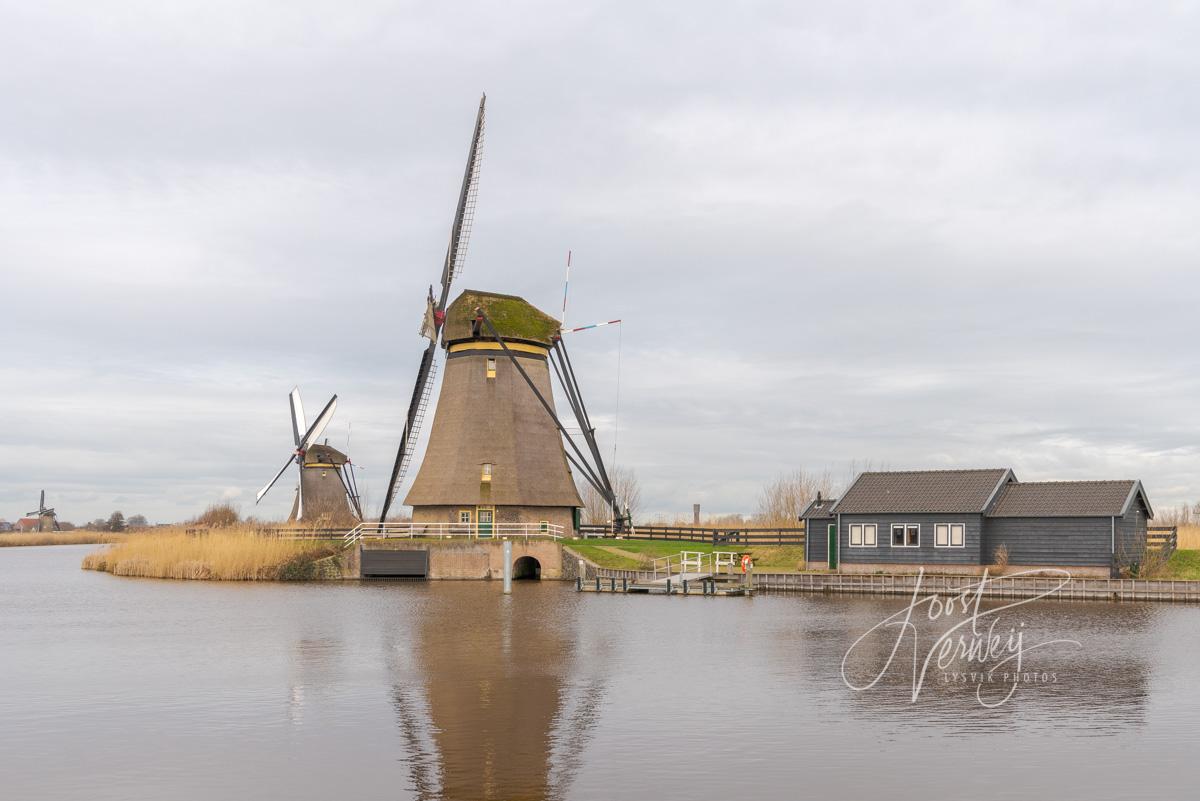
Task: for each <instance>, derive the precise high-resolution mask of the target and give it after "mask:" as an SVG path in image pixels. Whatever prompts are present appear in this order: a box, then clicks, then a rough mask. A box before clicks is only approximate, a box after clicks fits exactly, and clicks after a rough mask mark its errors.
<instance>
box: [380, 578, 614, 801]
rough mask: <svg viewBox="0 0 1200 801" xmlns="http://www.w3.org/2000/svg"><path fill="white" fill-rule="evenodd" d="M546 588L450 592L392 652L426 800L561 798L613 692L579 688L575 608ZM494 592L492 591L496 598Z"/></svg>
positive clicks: (399, 703) (395, 689)
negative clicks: (556, 762)
mask: <svg viewBox="0 0 1200 801" xmlns="http://www.w3.org/2000/svg"><path fill="white" fill-rule="evenodd" d="M557 589H558V588H553V587H546V586H518V587H516V588H515V592H514V594H513V595H511V596H507V597H504V596H500V595H499V587H498V585H494V584H489V585H485V586H480V585H469V584H460V585H449V586H447V587H445V588H444V589H440V591H439V596H440V597H439V598H438V602H437V603H432V604H425V605H423V606H422V607H421V613H420V614H419V616H417V617H416V618H415V619H413V620H411V621H397V624H398V625H397V626H396V628H395V629H394V635H393V636H392V637H391V638H390V641H389V643H388V647H389V652H390V656H389V658H390V660H391V664H392V670H393V684H392V701H393V706H394V709H395V711H396V720H397V724H398V726H399V728H400V730H401V733H402V740H403V742H404V744H405V754H404V755H403V759H404V761H405V762H406V763H408V764H409V765H410V767H411V771H412V785H413V789H414V790H415V791H416V793H417V795H418V797H420V798H433V797H447V798H508V799H540V798H554V797H560V796H561V795H562V793H563V792H564V791H565V789H566V787H567V785H568V784H569V782H568V779H569V776H570V773H571V772H570V770H569V769H568V770H567V771H565V772H563V771H559V772H558V773H557V774H556V775H555V778H554V780H553V781H552V780H551V765H552V762H551V757H552V754H554V755H556V756H557V758H561V759H562V760H563V761H562V763H561V764H562V765H564V766H570V765H571V764H573V763H576V762H577V761H578V758H579V756H578V755H579V752H580V750H581V749H582V747H583V745H584V743H585V742H586V738H587V732H588V729H589V727H590V725H591V723H592V722H594V720H595V718H596V714H597V713H596V708H597V705H598V704H599V701H600V700H601V699H602V698H603V695H604V690H603V687H604V682H603V680H602V679H600V678H598V677H595V676H593V677H591V678H590V679H588V680H587V681H586V682H585V683H584V684H583V685H582V686H581V687H576V686H575V685H573V683H572V681H571V671H572V668H573V666H574V665H575V661H574V659H573V655H574V654H575V651H576V636H577V632H576V616H575V614H574V612H575V604H574V598H573V596H570V595H564V594H563V593H561V592H558V591H557ZM488 590H492V591H488Z"/></svg>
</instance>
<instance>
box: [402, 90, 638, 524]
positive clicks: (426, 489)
mask: <svg viewBox="0 0 1200 801" xmlns="http://www.w3.org/2000/svg"><path fill="white" fill-rule="evenodd" d="M486 102H487V96H486V95H485V96H484V97H483V98H481V99H480V101H479V111H478V113H477V114H476V117H475V127H474V132H473V134H472V136H471V144H470V148H469V149H468V151H467V166H466V170H465V172H464V174H463V179H462V185H461V188H460V190H459V196H458V205H457V206H456V208H455V213H454V222H453V224H452V225H451V228H450V243H449V245H448V247H447V248H446V257H445V259H444V261H443V263H442V271H441V286H440V290H439V292H438V293H437V295H436V296H435V294H434V288H433V287H432V286H431V287H430V289H429V294H428V297H427V298H426V301H425V317H424V321H423V324H422V326H421V331H420V333H421V335H422V336H424V337H425V338H427V339H428V340H429V343H428V345H426V347H425V351H424V353H423V354H422V357H421V363H420V366H419V367H418V369H417V378H416V382H415V384H414V387H413V393H412V396H411V398H410V400H409V407H408V416H407V418H406V420H405V425H404V430H403V432H402V433H401V436H400V447H399V448H398V450H397V452H396V460H395V463H394V464H393V467H392V473H391V478H390V480H389V482H388V488H387V493H386V496H385V498H384V503H383V507H382V511H381V514H380V518H379V522H380V523H381V524H382V523H384V522H386V520H387V514H388V511H389V510H390V509H391V505H392V503H393V501H394V500H395V497H396V493H397V492H398V491H399V489H400V486H401V484H402V483H403V481H404V477H405V475H406V472H407V470H408V466H409V463H410V462H411V460H412V456H413V453H414V452H415V450H416V442H417V437H418V434H419V432H420V426H421V423H422V421H423V420H424V418H425V415H426V412H427V411H428V408H429V398H430V395H431V393H432V389H433V383H434V382H433V377H434V374H435V372H436V361H435V359H436V356H437V348H438V344H439V340H440V342H441V345H442V347H443V348H444V349H445V350H446V357H445V375H444V378H443V381H442V390H441V392H440V394H439V395H438V402H437V409H436V410H435V413H434V421H433V430H432V432H431V434H430V438H429V444H428V447H427V448H426V453H425V457H424V459H423V460H422V463H421V468H420V470H419V471H418V473H417V476H416V478H415V479H414V481H413V484H412V487H411V489H410V491H409V493H408V495H407V496H406V498H405V503H406V504H407V505H409V506H412V507H413V522H414V523H453V524H471V525H472V526H474V528H475V530H476V531H477V532H479V533H480V534H484V533H491V532H492V531H493V528H492V527H493V525H494V524H495V523H502V522H503V523H534V524H538V523H542V522H546V523H553V524H556V525H562V526H563V528H564V529H565V530H573V529H574V528H576V527H577V525H578V510H579V508H580V507H581V506H582V501H581V500H580V498H579V492H578V490H577V489H576V488H575V483H574V478H573V475H572V472H571V469H572V468H574V469H575V470H577V471H579V473H580V474H581V475H582V476H583V478H584V479H585V480H586V481H588V483H590V484H591V485H592V486H593V487H595V488H596V490H597V491H598V492H600V493H601V495H602V496H603V497H604V498H605V499H606V500H607V502H608V503H609V504H611V506H612V508H613V509H614V519H618V520H623V516H622V515H621V514H620V512H619V507H620V505H619V503H618V501H617V498H616V495H615V493H614V492H613V489H612V484H611V482H610V481H609V479H608V476H607V473H606V472H605V469H604V463H603V460H602V459H601V458H600V451H599V448H598V447H597V445H596V442H595V431H594V429H593V428H592V426H591V424H590V422H589V421H588V420H587V411H586V409H585V407H584V405H583V400H582V395H581V393H580V391H579V384H578V382H577V381H576V378H575V373H574V370H573V369H572V368H571V365H570V360H569V358H568V357H567V352H566V348H565V346H564V345H563V344H562V337H561V331H560V328H561V322H560V321H559V320H557V319H555V318H554V317H552V316H550V315H548V314H546V313H544V312H542V311H540V310H538V309H537V308H535V307H534V306H532V305H531V304H529V303H528V302H526V301H525V300H524V299H522V298H519V297H516V296H514V295H507V294H501V293H497V292H482V291H479V290H466V291H465V292H463V293H462V294H461V295H460V296H459V297H458V298H456V299H455V300H454V302H453V303H451V304H449V305H447V301H448V300H449V298H450V287H451V284H452V282H453V281H454V279H455V278H456V277H457V276H458V275H460V274H461V272H462V267H463V263H464V260H465V257H466V248H467V242H468V240H469V237H470V229H471V223H472V221H473V220H474V216H475V205H476V199H477V197H478V192H479V167H480V163H481V160H482V157H483V151H482V142H483V131H484V110H485V105H486ZM552 368H553V371H554V375H555V376H556V377H557V378H558V380H559V383H560V386H562V388H563V390H564V392H565V393H566V396H567V398H568V401H569V403H570V406H571V410H572V412H573V413H574V414H575V416H576V419H577V420H578V421H579V428H580V429H581V431H582V432H583V435H584V439H585V440H586V444H587V449H588V452H589V453H588V454H587V455H585V454H584V452H583V451H582V450H581V449H580V447H579V445H578V444H577V443H576V442H575V441H574V440H573V439H572V438H571V437H570V435H569V434H568V433H567V430H566V427H565V426H564V425H563V423H562V421H561V420H560V419H559V416H558V414H557V412H556V411H555V408H554V396H553V391H552V386H551V381H552V379H551V369H552ZM564 444H565V445H566V446H569V448H570V450H571V451H572V452H573V453H572V452H568V450H567V449H566V448H564Z"/></svg>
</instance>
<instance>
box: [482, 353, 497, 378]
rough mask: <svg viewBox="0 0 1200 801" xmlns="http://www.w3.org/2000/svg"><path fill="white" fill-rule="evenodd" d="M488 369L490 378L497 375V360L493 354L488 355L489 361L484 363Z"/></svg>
mask: <svg viewBox="0 0 1200 801" xmlns="http://www.w3.org/2000/svg"><path fill="white" fill-rule="evenodd" d="M484 366H485V368H486V370H487V377H488V378H495V377H496V360H495V359H494V358H492V357H491V356H489V357H488V360H487V363H486V364H485V365H484Z"/></svg>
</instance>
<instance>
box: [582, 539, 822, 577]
mask: <svg viewBox="0 0 1200 801" xmlns="http://www.w3.org/2000/svg"><path fill="white" fill-rule="evenodd" d="M563 544H564V545H567V546H568V547H570V548H571V549H572V550H574V551H575V552H576V553H578V554H580V555H581V556H583V557H585V558H587V559H590V560H592V561H593V562H595V563H596V564H598V565H600V566H601V567H610V568H614V569H621V570H637V569H639V568H642V569H649V567H650V562H651V560H652V559H654V558H655V557H658V556H674V555H676V554H678V553H679V552H680V551H700V552H701V553H712V552H713V551H714V550H715V551H734V552H735V553H739V554H741V553H749V554H750V556H751V558H752V559H754V569H755V570H760V571H761V570H772V571H779V570H785V571H795V570H799V569H800V562H801V560H803V559H804V546H803V545H784V546H782V547H780V546H769V547H764V546H759V545H754V546H746V545H740V546H739V545H717V546H714V545H713V544H712V543H711V542H678V541H675V540H610V539H603V540H601V539H586V540H584V539H580V540H563ZM622 552H624V553H622ZM628 554H637V555H638V556H639V557H640V558H639V559H634V558H633V557H632V556H629V555H628Z"/></svg>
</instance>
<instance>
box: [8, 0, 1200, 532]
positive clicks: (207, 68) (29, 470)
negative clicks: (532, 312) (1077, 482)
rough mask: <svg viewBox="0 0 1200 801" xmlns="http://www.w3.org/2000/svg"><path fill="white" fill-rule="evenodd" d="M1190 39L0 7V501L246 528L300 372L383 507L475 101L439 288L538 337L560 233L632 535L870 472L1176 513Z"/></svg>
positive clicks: (1197, 437) (815, 11)
mask: <svg viewBox="0 0 1200 801" xmlns="http://www.w3.org/2000/svg"><path fill="white" fill-rule="evenodd" d="M1197 41H1200V11H1198V10H1197V7H1196V4H1194V3H1171V4H1155V6H1154V8H1153V9H1152V8H1150V7H1147V6H1145V5H1140V4H1123V3H1114V4H1103V3H1095V2H1088V3H1082V2H1081V3H1071V2H1060V3H1055V4H1041V3H985V2H975V3H963V4H960V3H903V4H888V3H855V2H844V1H843V2H830V3H810V2H782V3H748V4H736V7H735V4H725V3H705V4H702V3H691V4H684V5H680V4H661V5H659V4H647V3H645V2H632V3H589V2H581V3H558V2H553V3H552V2H545V3H538V2H506V3H495V4H483V5H472V6H468V5H465V4H435V3H427V2H423V3H384V2H361V1H359V2H354V3H345V2H337V3H333V2H331V3H321V2H297V1H296V0H288V2H281V3H264V2H259V3H247V2H242V1H240V0H239V2H214V0H205V2H203V3H194V4H193V3H186V2H172V3H161V2H144V3H107V2H97V3H56V2H39V3H28V2H7V1H6V0H0V299H2V300H3V312H2V314H3V319H4V322H3V324H2V331H3V343H4V344H3V350H2V353H3V359H0V386H3V388H4V389H3V392H2V393H0V419H2V421H3V426H4V432H3V435H2V436H0V517H5V518H8V519H9V520H12V519H14V518H15V517H17V516H19V515H21V514H22V513H24V512H26V511H28V510H29V509H31V508H34V507H35V506H36V501H37V491H38V490H39V489H40V488H45V489H46V490H47V499H48V501H49V503H50V504H51V505H53V506H56V507H57V509H58V510H59V513H60V516H61V518H62V519H64V520H71V521H75V522H77V523H82V522H84V521H86V520H87V519H89V518H94V517H97V516H100V515H107V514H108V513H109V512H111V511H112V510H113V509H120V510H122V511H123V512H124V513H125V514H126V515H130V514H134V513H142V514H145V515H147V516H148V517H150V518H151V520H158V521H169V520H176V519H180V518H184V517H187V516H190V515H193V514H195V513H196V512H198V511H199V510H200V509H202V508H203V507H204V506H206V505H207V504H209V503H212V502H216V501H220V500H222V499H232V500H233V501H234V502H235V503H237V504H239V505H240V506H241V508H242V510H243V511H244V512H251V511H255V510H254V494H255V492H256V490H257V489H258V488H259V487H260V486H261V485H262V484H264V483H265V482H266V481H267V480H268V479H269V478H270V477H271V476H272V475H274V473H275V471H276V470H277V469H278V468H279V466H280V465H281V464H282V463H283V462H284V460H285V459H286V458H287V455H288V453H289V449H290V447H291V445H290V442H291V434H290V428H289V420H288V413H287V405H286V396H287V393H288V391H289V390H290V389H291V388H292V386H293V385H294V384H299V385H300V387H301V390H302V392H303V393H304V398H305V401H306V405H307V406H308V408H309V410H310V415H311V414H312V413H314V412H315V411H316V410H317V409H318V408H319V407H320V405H321V404H322V403H324V401H325V400H327V399H328V397H329V396H330V395H332V394H333V393H335V392H336V393H338V395H339V407H338V411H337V415H336V417H335V419H334V422H333V424H332V425H331V426H330V429H329V437H330V443H331V444H333V445H335V446H337V447H344V446H345V445H346V437H347V433H348V429H350V428H351V427H352V434H351V438H350V443H349V450H350V454H351V457H352V458H353V459H354V461H355V462H356V463H357V464H358V465H359V466H360V468H361V470H360V473H359V480H360V483H361V484H362V485H363V487H364V488H365V490H366V496H367V497H366V500H367V504H368V506H370V507H377V506H378V504H379V502H380V500H381V498H382V495H383V492H384V488H385V484H386V479H387V473H388V470H389V468H390V464H391V459H392V457H393V454H394V451H395V447H396V444H397V441H398V436H399V432H400V427H401V424H402V420H403V417H404V414H405V411H406V406H407V401H408V395H409V394H410V393H411V391H412V390H411V388H412V380H413V374H414V372H415V368H416V364H417V361H418V359H419V355H420V352H421V349H422V346H423V340H421V339H419V338H418V336H417V328H418V324H419V322H420V316H421V313H422V311H423V297H424V294H425V291H426V287H427V285H428V284H429V283H431V282H433V281H435V280H436V279H437V277H438V272H439V270H440V266H441V260H442V258H443V255H444V252H445V247H446V240H447V234H448V229H449V225H450V221H451V216H452V212H453V205H454V202H455V199H456V195H457V191H458V182H459V180H460V178H461V175H462V168H463V162H464V159H465V156H466V149H467V144H468V139H469V134H470V129H471V124H472V121H473V116H474V113H475V109H476V106H477V103H478V99H479V94H480V92H483V91H486V92H487V94H488V125H487V139H486V143H485V155H484V165H483V172H482V182H481V190H480V194H479V207H478V213H477V217H476V223H475V228H474V234H473V236H472V239H471V245H470V254H469V257H468V261H467V266H466V272H465V275H464V278H463V281H462V282H461V283H460V284H458V287H457V288H458V289H462V288H466V287H472V288H480V289H491V290H497V291H502V292H512V293H517V294H521V295H523V296H524V297H526V298H527V299H528V300H530V301H531V302H533V303H534V304H536V305H539V306H541V307H542V308H543V309H546V310H547V311H550V312H552V313H556V314H557V311H558V308H559V306H560V304H561V293H562V280H563V265H564V261H565V256H566V252H567V249H568V248H570V249H572V250H573V251H574V253H575V261H574V265H575V266H574V270H573V273H572V281H571V299H570V310H569V312H568V324H571V323H575V324H583V323H586V322H593V321H597V320H606V319H611V318H615V317H620V318H623V319H624V321H625V322H624V325H623V327H622V328H621V329H620V330H618V329H617V328H615V327H609V328H603V329H599V330H596V331H590V332H587V333H584V334H579V335H577V338H576V339H573V340H572V342H571V346H572V348H573V351H572V353H573V356H574V358H575V360H576V362H577V365H576V366H577V368H578V369H579V372H580V380H581V382H582V384H583V389H584V391H585V393H586V397H587V399H588V401H589V403H590V406H591V408H592V410H593V416H594V418H596V419H597V421H598V422H599V423H600V425H601V432H600V436H601V440H602V443H603V445H604V447H605V448H606V449H611V447H612V445H613V438H614V423H615V421H616V420H617V419H618V412H619V437H618V447H617V455H616V461H617V463H618V464H620V465H623V466H627V467H630V468H633V469H634V470H636V472H637V475H638V476H639V478H640V480H641V483H642V486H643V493H644V496H645V510H646V513H648V514H651V515H653V514H657V513H662V514H666V515H671V516H673V515H675V514H690V509H691V504H692V503H694V502H698V503H701V504H703V507H704V509H705V511H706V512H713V513H718V512H752V511H753V510H754V508H755V506H756V500H757V495H758V490H759V488H760V487H761V486H762V485H763V484H764V483H765V482H767V481H769V480H771V479H772V478H773V477H774V476H776V475H777V474H779V473H780V472H782V471H787V470H793V469H797V468H807V469H810V470H824V469H829V470H831V471H832V472H833V474H834V475H835V476H836V477H839V478H840V477H842V476H843V475H845V474H846V473H847V472H848V471H849V470H850V469H851V465H852V464H859V465H861V464H863V463H867V462H870V463H873V464H875V465H886V466H889V467H892V468H943V467H959V466H962V467H985V466H1011V467H1013V468H1014V469H1015V470H1016V472H1017V475H1018V477H1019V478H1021V479H1024V480H1038V479H1079V478H1141V479H1142V480H1143V481H1144V482H1145V483H1146V486H1147V489H1148V491H1149V493H1150V498H1151V501H1152V502H1153V503H1155V505H1156V506H1158V507H1160V508H1161V507H1166V506H1170V505H1172V504H1175V503H1178V502H1180V501H1183V500H1196V499H1200V458H1198V456H1200V356H1198V353H1200V351H1198V348H1197V342H1196V338H1197V323H1196V319H1195V318H1196V313H1197V309H1198V308H1200V291H1198V290H1200V276H1198V275H1197V254H1198V253H1200V225H1198V224H1197V219H1200V197H1198V194H1197V190H1198V188H1200V183H1198V178H1200V175H1198V172H1200V171H1198V167H1200V156H1198V153H1200V148H1198V147H1197V142H1200V105H1198V104H1197V102H1196V86H1197V85H1200V50H1197V48H1196V42H1197ZM618 346H619V347H618ZM618 356H619V357H620V403H619V406H618V404H617V376H618V369H617V367H618ZM414 472H415V471H414ZM289 481H290V479H289ZM291 483H293V484H294V481H292V482H291ZM290 503H291V486H289V485H286V484H285V483H281V484H280V485H279V486H278V487H277V488H276V489H275V490H273V491H272V493H271V494H270V495H268V496H267V499H266V500H265V501H264V503H263V504H262V506H261V507H259V509H258V510H257V511H256V513H257V514H261V515H265V516H268V517H269V516H279V517H282V516H284V515H286V513H287V510H288V508H289V506H290Z"/></svg>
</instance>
